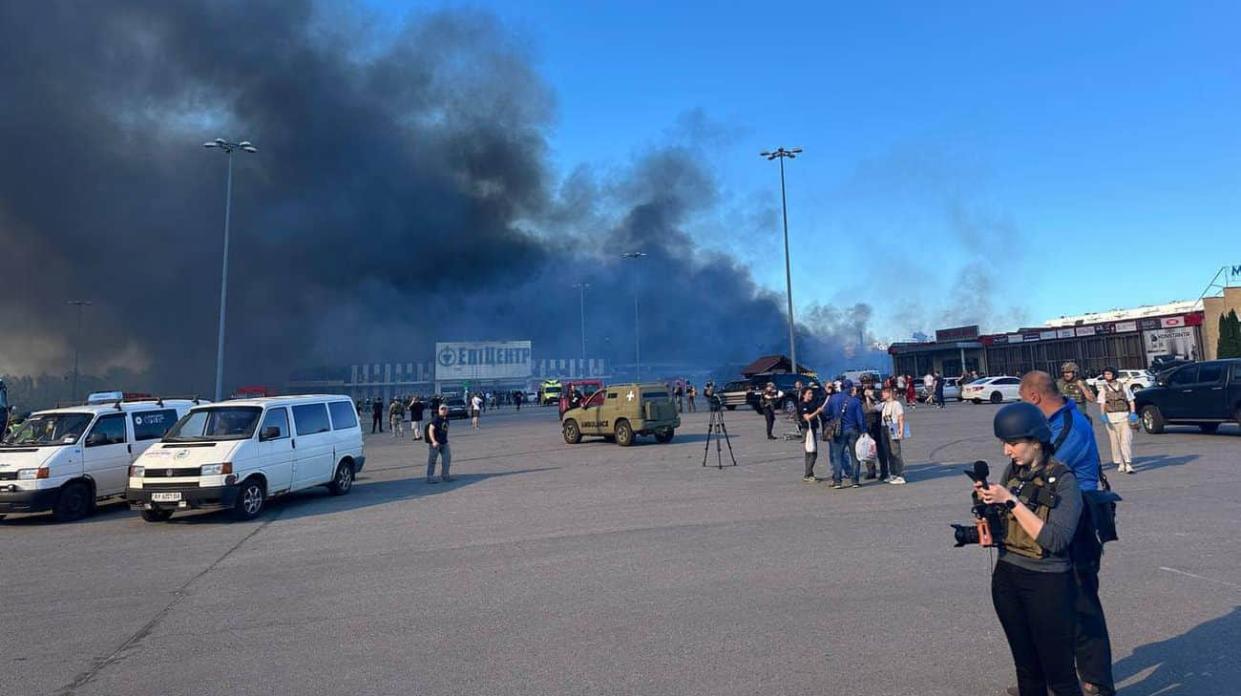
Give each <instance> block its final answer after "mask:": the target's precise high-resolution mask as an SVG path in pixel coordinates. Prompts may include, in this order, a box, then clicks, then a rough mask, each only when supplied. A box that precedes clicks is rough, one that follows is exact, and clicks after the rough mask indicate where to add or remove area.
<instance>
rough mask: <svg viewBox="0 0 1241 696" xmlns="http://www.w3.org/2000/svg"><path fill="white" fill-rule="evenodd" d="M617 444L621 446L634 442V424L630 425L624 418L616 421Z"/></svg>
mask: <svg viewBox="0 0 1241 696" xmlns="http://www.w3.org/2000/svg"><path fill="white" fill-rule="evenodd" d="M616 444H618V445H620V446H621V447H628V446H630V445H632V444H633V426H631V425H629V421H627V420H624V419H621V420H618V421H616Z"/></svg>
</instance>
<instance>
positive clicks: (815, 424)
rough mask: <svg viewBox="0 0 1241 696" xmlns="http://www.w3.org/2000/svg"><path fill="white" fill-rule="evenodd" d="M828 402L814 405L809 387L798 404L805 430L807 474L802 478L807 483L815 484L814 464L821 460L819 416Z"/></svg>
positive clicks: (803, 442)
mask: <svg viewBox="0 0 1241 696" xmlns="http://www.w3.org/2000/svg"><path fill="white" fill-rule="evenodd" d="M826 405H827V404H826V402H824V403H822V404H818V405H816V404H815V403H814V390H813V389H810V388H809V387H807V388H805V389H803V390H802V392H801V401H799V402H798V404H797V417H798V418H801V420H802V423H804V424H805V428H804V429H803V431H802V449H804V450H805V451H806V473H805V475H803V476H802V479H801V480H802V481H803V482H805V483H814V482H815V481H817V480H818V479H816V478H815V477H814V464H815V462H816V461H818V459H819V414H820V413H822V412H823V407H824V406H826Z"/></svg>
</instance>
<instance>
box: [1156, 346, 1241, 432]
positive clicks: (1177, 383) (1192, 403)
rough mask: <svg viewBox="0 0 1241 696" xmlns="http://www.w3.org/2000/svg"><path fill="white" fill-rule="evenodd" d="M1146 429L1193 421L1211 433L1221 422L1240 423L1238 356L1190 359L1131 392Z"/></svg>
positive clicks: (1240, 360) (1240, 366) (1239, 371)
mask: <svg viewBox="0 0 1241 696" xmlns="http://www.w3.org/2000/svg"><path fill="white" fill-rule="evenodd" d="M1134 404H1135V406H1136V408H1137V412H1138V414H1139V415H1140V416H1141V419H1142V427H1143V428H1144V429H1145V430H1146V432H1148V433H1156V434H1157V433H1162V432H1163V431H1164V426H1166V425H1196V426H1198V427H1199V428H1200V429H1201V430H1202V432H1204V433H1213V432H1215V431H1216V430H1217V429H1219V426H1220V424H1221V423H1238V424H1241V358H1233V359H1229V360H1208V361H1205V362H1196V363H1190V364H1188V365H1183V366H1181V367H1178V368H1176V369H1173V370H1169V371H1167V372H1163V373H1160V375H1159V376H1158V377H1157V378H1156V381H1155V386H1153V387H1150V388H1148V389H1143V390H1141V391H1139V392H1137V393H1136V394H1135V395H1134Z"/></svg>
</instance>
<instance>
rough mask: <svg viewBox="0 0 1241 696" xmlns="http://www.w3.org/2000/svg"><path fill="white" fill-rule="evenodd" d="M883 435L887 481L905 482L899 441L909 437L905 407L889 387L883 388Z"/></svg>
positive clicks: (892, 482) (903, 461)
mask: <svg viewBox="0 0 1241 696" xmlns="http://www.w3.org/2000/svg"><path fill="white" fill-rule="evenodd" d="M882 414H883V415H882V416H881V418H882V419H883V437H884V438H885V439H886V440H887V442H885V443H884V444H886V445H887V449H888V471H889V472H890V473H891V476H889V477H888V483H891V484H895V485H901V484H903V483H905V460H904V458H903V457H902V456H901V443H902V442H904V441H905V439H906V438H908V437H909V424H908V423H906V422H905V407H904V406H902V405H901V401H900V398H899V397H898V396H897V395H896V394H895V393H894V392H893V391H892V389H891V387H884V388H883V411H882Z"/></svg>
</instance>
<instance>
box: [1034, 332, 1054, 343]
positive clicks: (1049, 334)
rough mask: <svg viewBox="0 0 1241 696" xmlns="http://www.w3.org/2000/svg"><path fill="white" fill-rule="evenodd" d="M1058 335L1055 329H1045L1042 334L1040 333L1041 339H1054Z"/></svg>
mask: <svg viewBox="0 0 1241 696" xmlns="http://www.w3.org/2000/svg"><path fill="white" fill-rule="evenodd" d="M1056 336H1057V334H1056V332H1055V330H1052V331H1043V332H1042V333H1040V334H1039V335H1038V337H1039V338H1040V339H1042V340H1044V341H1052V340H1055V338H1056Z"/></svg>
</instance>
